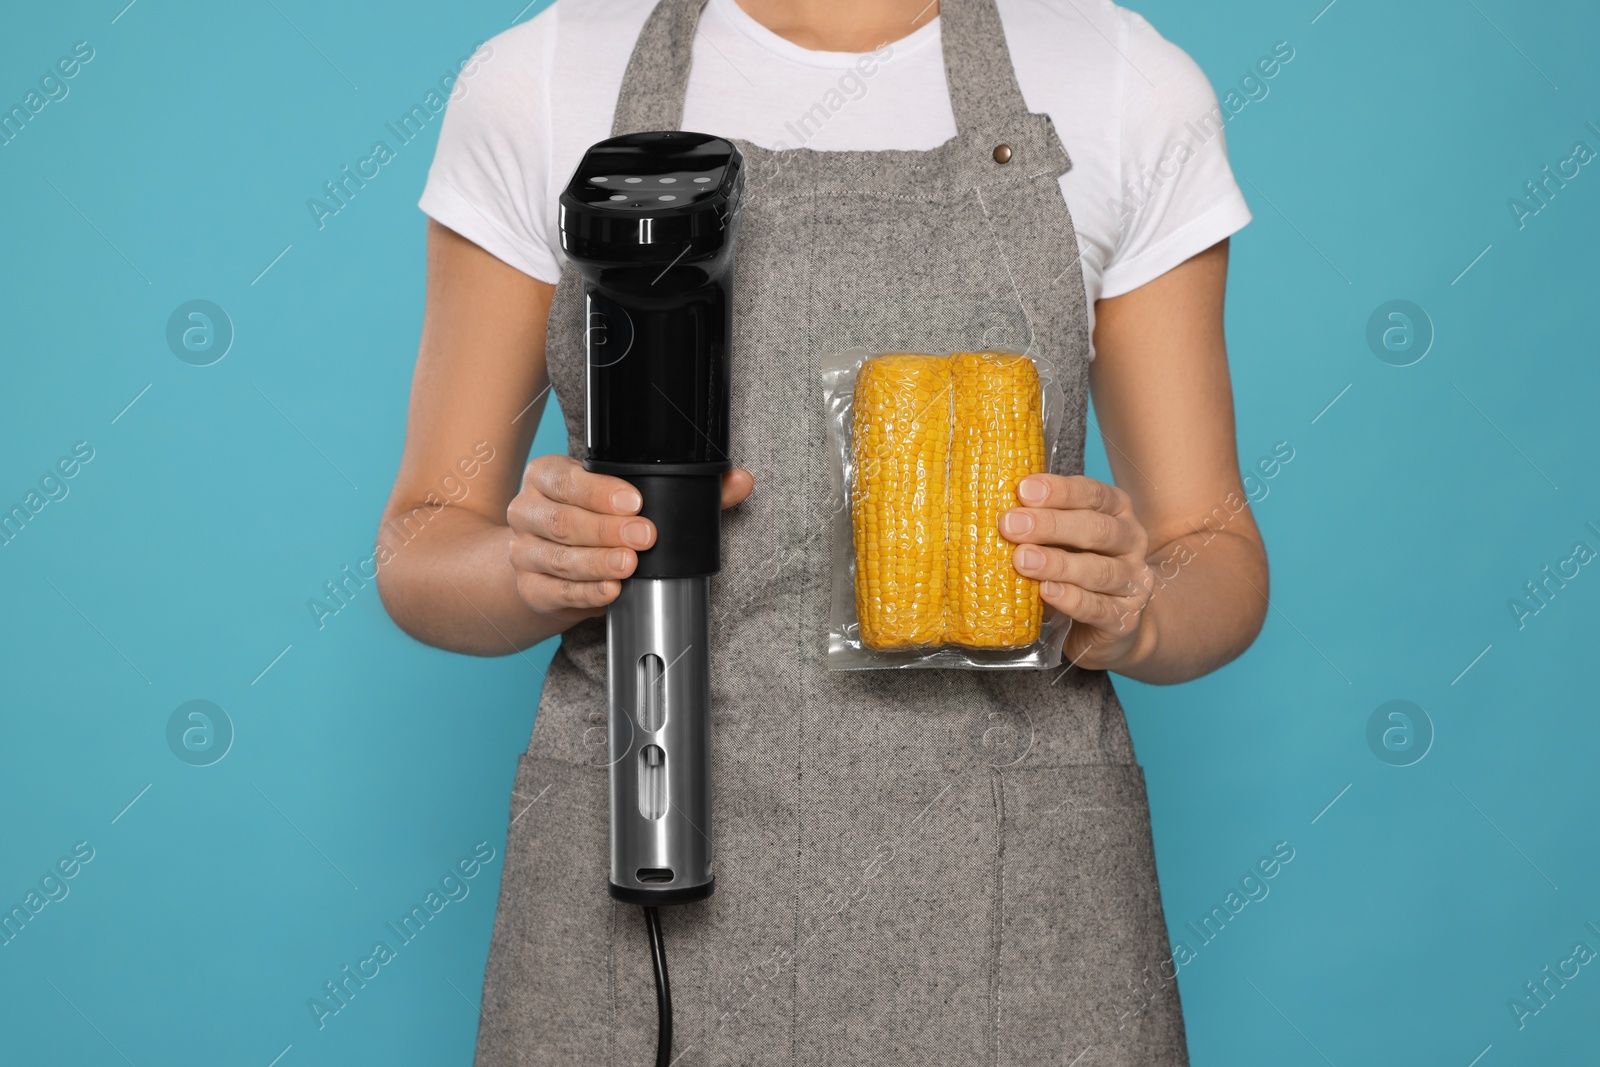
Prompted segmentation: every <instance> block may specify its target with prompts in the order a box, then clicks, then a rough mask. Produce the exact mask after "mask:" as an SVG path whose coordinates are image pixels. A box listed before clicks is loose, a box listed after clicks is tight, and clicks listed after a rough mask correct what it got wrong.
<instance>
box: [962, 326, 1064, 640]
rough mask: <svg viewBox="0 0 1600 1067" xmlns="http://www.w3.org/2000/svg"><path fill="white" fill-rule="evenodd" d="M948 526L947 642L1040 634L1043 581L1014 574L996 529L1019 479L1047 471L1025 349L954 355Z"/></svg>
mask: <svg viewBox="0 0 1600 1067" xmlns="http://www.w3.org/2000/svg"><path fill="white" fill-rule="evenodd" d="M950 362H951V393H952V403H951V408H952V411H953V413H954V414H953V429H952V432H951V439H950V490H949V497H950V508H951V516H950V524H949V545H948V548H947V557H946V569H947V580H948V592H947V594H946V598H945V639H946V640H947V641H948V642H950V643H952V644H959V645H966V646H969V647H974V648H1014V647H1017V646H1019V645H1025V644H1028V643H1029V642H1031V641H1034V640H1036V639H1037V638H1038V636H1039V627H1040V622H1041V620H1042V618H1043V610H1044V609H1043V604H1042V602H1041V601H1040V599H1039V583H1038V582H1037V581H1035V580H1034V579H1032V578H1026V577H1024V576H1022V575H1021V574H1018V573H1017V570H1016V568H1015V567H1014V566H1013V565H1012V562H1011V559H1012V553H1013V551H1014V550H1015V546H1014V545H1013V544H1011V542H1009V541H1007V540H1005V539H1004V538H1002V537H1001V536H1000V527H999V520H1000V514H1001V512H1003V511H1005V510H1006V509H1007V508H1010V507H1014V506H1015V505H1016V503H1017V483H1018V482H1019V481H1021V480H1022V479H1023V478H1024V477H1025V476H1027V475H1029V474H1035V473H1039V472H1041V471H1043V470H1044V469H1045V457H1044V420H1043V414H1042V411H1041V405H1040V391H1039V372H1038V370H1037V369H1036V368H1035V367H1034V364H1033V361H1032V360H1031V359H1029V358H1027V357H1026V356H1017V355H1007V354H1003V353H996V352H957V353H956V354H955V355H953V356H952V357H951V358H950Z"/></svg>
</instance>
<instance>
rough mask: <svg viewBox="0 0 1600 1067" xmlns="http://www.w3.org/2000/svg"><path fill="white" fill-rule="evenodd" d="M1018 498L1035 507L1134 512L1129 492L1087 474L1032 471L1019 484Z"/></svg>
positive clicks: (1121, 512)
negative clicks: (1036, 472)
mask: <svg viewBox="0 0 1600 1067" xmlns="http://www.w3.org/2000/svg"><path fill="white" fill-rule="evenodd" d="M1017 499H1018V500H1020V501H1021V502H1022V503H1023V504H1025V505H1027V506H1029V507H1035V508H1057V509H1062V508H1071V509H1077V508H1083V509H1086V510H1089V511H1103V512H1105V513H1106V514H1107V515H1122V514H1131V513H1132V511H1133V502H1132V498H1130V497H1129V496H1128V494H1127V493H1125V492H1123V491H1122V490H1121V489H1118V488H1117V487H1116V486H1114V485H1108V484H1107V483H1105V482H1102V481H1100V480H1099V479H1097V478H1090V477H1089V476H1087V475H1084V474H1070V475H1063V474H1030V475H1028V476H1027V477H1026V478H1024V479H1022V480H1021V481H1020V482H1018V483H1017Z"/></svg>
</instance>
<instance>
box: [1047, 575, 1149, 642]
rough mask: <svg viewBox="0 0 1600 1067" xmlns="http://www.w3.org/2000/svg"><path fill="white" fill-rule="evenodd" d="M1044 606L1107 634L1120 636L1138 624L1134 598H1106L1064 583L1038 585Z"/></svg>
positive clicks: (1137, 612) (1137, 611)
mask: <svg viewBox="0 0 1600 1067" xmlns="http://www.w3.org/2000/svg"><path fill="white" fill-rule="evenodd" d="M1039 596H1040V598H1041V599H1042V600H1044V602H1045V603H1046V604H1049V605H1050V606H1051V607H1053V608H1055V609H1056V610H1057V611H1060V612H1061V613H1062V614H1064V615H1067V616H1068V617H1069V618H1071V619H1073V620H1074V621H1076V622H1081V623H1083V624H1084V625H1085V626H1092V627H1094V628H1095V629H1097V630H1103V631H1105V632H1106V633H1108V634H1124V633H1127V632H1128V631H1129V630H1131V629H1132V628H1133V627H1134V626H1136V625H1138V622H1139V612H1140V610H1141V609H1140V604H1139V601H1138V600H1137V599H1136V598H1134V597H1121V596H1108V595H1107V594H1105V593H1096V592H1093V591H1091V590H1088V589H1085V588H1083V587H1082V586H1078V585H1071V584H1069V583H1066V582H1040V583H1039Z"/></svg>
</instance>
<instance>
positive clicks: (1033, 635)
mask: <svg viewBox="0 0 1600 1067" xmlns="http://www.w3.org/2000/svg"><path fill="white" fill-rule="evenodd" d="M822 388H823V399H824V403H825V405H826V411H827V414H828V424H829V427H830V435H831V437H832V444H833V450H834V453H835V459H836V462H835V463H834V464H833V465H832V466H833V470H834V479H833V499H832V505H833V506H832V514H833V516H834V520H833V521H834V531H833V533H834V537H833V544H834V559H833V605H832V609H831V611H830V613H829V627H828V667H829V668H830V669H834V670H863V669H870V668H882V667H966V668H980V669H981V668H1003V667H1054V666H1057V665H1059V664H1060V662H1061V644H1062V641H1063V639H1064V638H1065V636H1066V632H1067V628H1068V627H1069V626H1070V625H1071V620H1070V619H1069V618H1068V617H1066V616H1065V615H1062V614H1061V613H1059V612H1057V611H1056V610H1055V609H1054V608H1051V607H1050V606H1049V605H1047V604H1045V603H1044V602H1043V600H1042V599H1041V598H1040V596H1039V583H1038V582H1037V581H1035V580H1034V579H1032V578H1026V577H1024V576H1022V575H1021V574H1019V573H1017V570H1016V568H1015V567H1014V566H1013V565H1012V562H1011V560H1012V553H1013V552H1014V550H1015V548H1016V545H1014V544H1013V543H1012V542H1010V541H1007V540H1006V539H1005V538H1003V537H1001V536H1000V527H999V520H1000V515H1001V514H1002V513H1003V512H1004V511H1005V510H1006V509H1007V508H1011V507H1016V506H1018V504H1019V501H1018V500H1017V483H1018V482H1019V481H1021V480H1022V479H1023V478H1024V477H1026V476H1027V475H1029V474H1038V473H1044V472H1047V471H1049V470H1050V466H1051V462H1052V460H1053V459H1054V455H1055V448H1056V439H1057V436H1058V434H1059V433H1060V427H1061V420H1062V415H1063V410H1064V406H1065V405H1064V400H1063V397H1062V395H1061V390H1060V388H1059V387H1058V385H1057V383H1056V382H1055V381H1054V379H1053V377H1052V376H1051V373H1050V368H1049V367H1048V366H1046V365H1043V364H1040V363H1039V362H1037V361H1036V360H1034V359H1033V358H1032V357H1031V356H1028V355H1025V354H1023V353H1020V352H1013V351H1005V350H993V349H991V350H985V351H974V352H955V353H937V354H935V353H924V352H869V351H866V350H863V349H852V350H850V351H846V352H841V353H838V354H837V355H835V356H834V357H833V358H831V359H827V360H824V365H823V369H822Z"/></svg>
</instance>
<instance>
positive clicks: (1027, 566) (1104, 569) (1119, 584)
mask: <svg viewBox="0 0 1600 1067" xmlns="http://www.w3.org/2000/svg"><path fill="white" fill-rule="evenodd" d="M1011 562H1012V564H1013V565H1014V566H1015V567H1016V568H1017V573H1018V574H1022V575H1025V576H1026V577H1029V578H1036V579H1038V580H1039V581H1041V582H1045V581H1053V582H1065V583H1068V584H1071V585H1076V586H1078V587H1080V588H1082V589H1086V590H1088V591H1090V592H1093V593H1109V594H1112V595H1115V596H1132V595H1133V594H1134V593H1136V592H1137V591H1138V590H1137V587H1136V586H1135V585H1134V582H1133V568H1131V567H1129V566H1128V564H1127V563H1126V562H1125V561H1124V560H1121V559H1117V558H1115V557H1113V556H1102V555H1101V554H1100V553H1098V552H1069V551H1067V550H1066V549H1061V548H1045V547H1042V546H1039V545H1018V546H1017V547H1016V548H1015V549H1014V550H1013V551H1012V553H1011Z"/></svg>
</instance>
